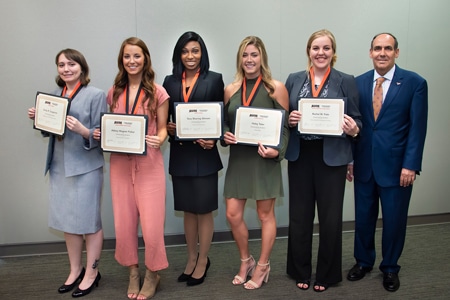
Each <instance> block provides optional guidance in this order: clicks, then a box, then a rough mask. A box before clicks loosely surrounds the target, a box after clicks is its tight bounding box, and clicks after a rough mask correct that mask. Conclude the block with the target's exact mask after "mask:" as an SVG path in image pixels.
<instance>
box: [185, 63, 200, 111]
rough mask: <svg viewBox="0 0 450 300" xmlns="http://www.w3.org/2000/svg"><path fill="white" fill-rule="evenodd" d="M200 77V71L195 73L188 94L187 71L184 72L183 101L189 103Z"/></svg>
mask: <svg viewBox="0 0 450 300" xmlns="http://www.w3.org/2000/svg"><path fill="white" fill-rule="evenodd" d="M199 75H200V69H199V70H197V73H195V76H194V78H193V79H192V81H191V86H190V87H189V91H187V92H186V71H184V72H183V75H182V80H181V83H182V90H183V99H184V102H186V103H187V102H189V97H190V96H191V93H192V90H193V89H194V86H195V83H196V82H197V79H198V76H199Z"/></svg>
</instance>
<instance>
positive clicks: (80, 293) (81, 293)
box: [72, 272, 102, 298]
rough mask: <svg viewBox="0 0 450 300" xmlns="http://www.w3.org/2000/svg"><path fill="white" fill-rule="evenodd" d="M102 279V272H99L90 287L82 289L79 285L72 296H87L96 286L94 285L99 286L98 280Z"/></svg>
mask: <svg viewBox="0 0 450 300" xmlns="http://www.w3.org/2000/svg"><path fill="white" fill-rule="evenodd" d="M100 279H102V276H101V275H100V272H98V273H97V276H96V277H95V280H94V282H93V283H92V284H91V286H90V287H88V288H87V289H85V290H81V289H80V287H78V288H77V289H76V290H75V292H73V293H72V297H73V298H78V297H83V296H86V295H87V294H89V293H90V292H91V291H92V288H93V287H94V285H95V286H96V287H98V282H99V281H100Z"/></svg>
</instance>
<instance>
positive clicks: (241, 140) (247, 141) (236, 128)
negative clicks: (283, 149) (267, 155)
mask: <svg viewBox="0 0 450 300" xmlns="http://www.w3.org/2000/svg"><path fill="white" fill-rule="evenodd" d="M243 111H247V112H252V111H255V112H256V113H258V114H260V113H261V111H272V112H274V113H276V112H278V113H279V114H280V117H279V119H278V122H279V127H278V128H279V131H278V141H277V143H276V144H275V143H263V145H264V146H268V147H274V148H277V149H278V148H280V146H281V139H282V137H283V130H284V128H283V126H284V116H285V111H284V110H283V109H277V108H262V107H248V106H239V107H238V108H237V109H236V120H235V126H234V135H235V137H236V140H237V143H238V144H243V145H252V146H257V145H258V142H261V140H258V139H249V138H242V137H240V136H239V129H240V125H241V124H240V123H241V122H240V114H241V113H242V112H243Z"/></svg>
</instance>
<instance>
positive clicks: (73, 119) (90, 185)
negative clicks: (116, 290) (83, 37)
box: [28, 49, 106, 297]
mask: <svg viewBox="0 0 450 300" xmlns="http://www.w3.org/2000/svg"><path fill="white" fill-rule="evenodd" d="M55 62H56V66H57V71H58V76H57V77H56V83H57V85H58V86H59V88H58V89H57V90H56V91H55V92H54V93H53V94H55V95H58V96H64V97H68V98H70V110H69V112H68V115H67V118H66V130H65V134H64V136H63V137H61V136H55V135H54V134H48V133H45V132H43V135H44V136H47V137H49V143H48V152H47V163H46V167H45V174H46V173H47V172H49V174H50V176H49V177H50V201H49V219H48V224H49V227H51V228H53V229H56V230H60V231H63V232H64V238H65V241H66V246H67V252H68V254H69V261H70V273H69V276H68V277H67V279H66V281H65V282H64V284H63V285H62V286H61V287H60V288H59V289H58V292H59V293H67V292H70V291H71V290H72V289H73V288H75V286H76V285H77V284H78V282H80V283H79V285H78V288H77V289H76V290H75V291H74V292H73V293H72V296H73V297H82V296H84V295H87V294H89V293H90V292H91V290H92V288H93V286H94V285H96V286H98V282H99V281H100V278H101V276H100V273H99V271H98V262H99V260H100V253H101V250H102V244H103V230H102V221H101V215H100V213H101V212H100V198H101V191H102V186H103V163H104V160H103V154H102V151H101V149H100V148H99V144H98V142H97V141H96V140H95V139H94V137H93V132H94V130H95V128H96V127H99V126H100V113H101V112H106V95H105V93H104V92H103V91H101V90H99V89H97V88H95V87H92V86H88V84H89V82H90V79H89V66H88V64H87V62H86V59H85V58H84V56H83V54H81V53H80V52H79V51H77V50H74V49H64V50H61V51H60V52H59V53H58V54H57V55H56V61H55ZM35 112H36V109H35V108H34V107H32V108H30V109H29V110H28V117H29V118H30V119H34V117H35ZM84 239H85V240H86V252H87V259H86V268H84V267H83V265H82V251H83V244H84Z"/></svg>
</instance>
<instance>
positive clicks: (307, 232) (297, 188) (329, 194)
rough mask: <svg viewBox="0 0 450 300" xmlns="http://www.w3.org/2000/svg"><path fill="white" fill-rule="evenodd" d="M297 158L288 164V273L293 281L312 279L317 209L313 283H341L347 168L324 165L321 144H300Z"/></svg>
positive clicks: (320, 142)
mask: <svg viewBox="0 0 450 300" xmlns="http://www.w3.org/2000/svg"><path fill="white" fill-rule="evenodd" d="M300 149H301V151H300V156H299V158H298V160H297V161H293V162H289V163H288V175H289V237H288V254H287V273H288V274H289V275H290V276H291V277H293V278H294V279H296V280H308V279H310V278H311V275H312V262H311V261H312V235H313V228H314V218H315V211H316V205H317V212H318V219H319V228H320V229H319V249H318V256H317V267H316V281H317V282H319V283H327V284H336V283H338V282H340V281H342V209H343V201H344V191H345V180H346V179H345V176H346V172H347V166H346V165H343V166H337V167H334V166H333V167H330V166H327V165H326V164H325V163H324V161H323V140H312V141H304V140H302V141H301V144H300Z"/></svg>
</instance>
